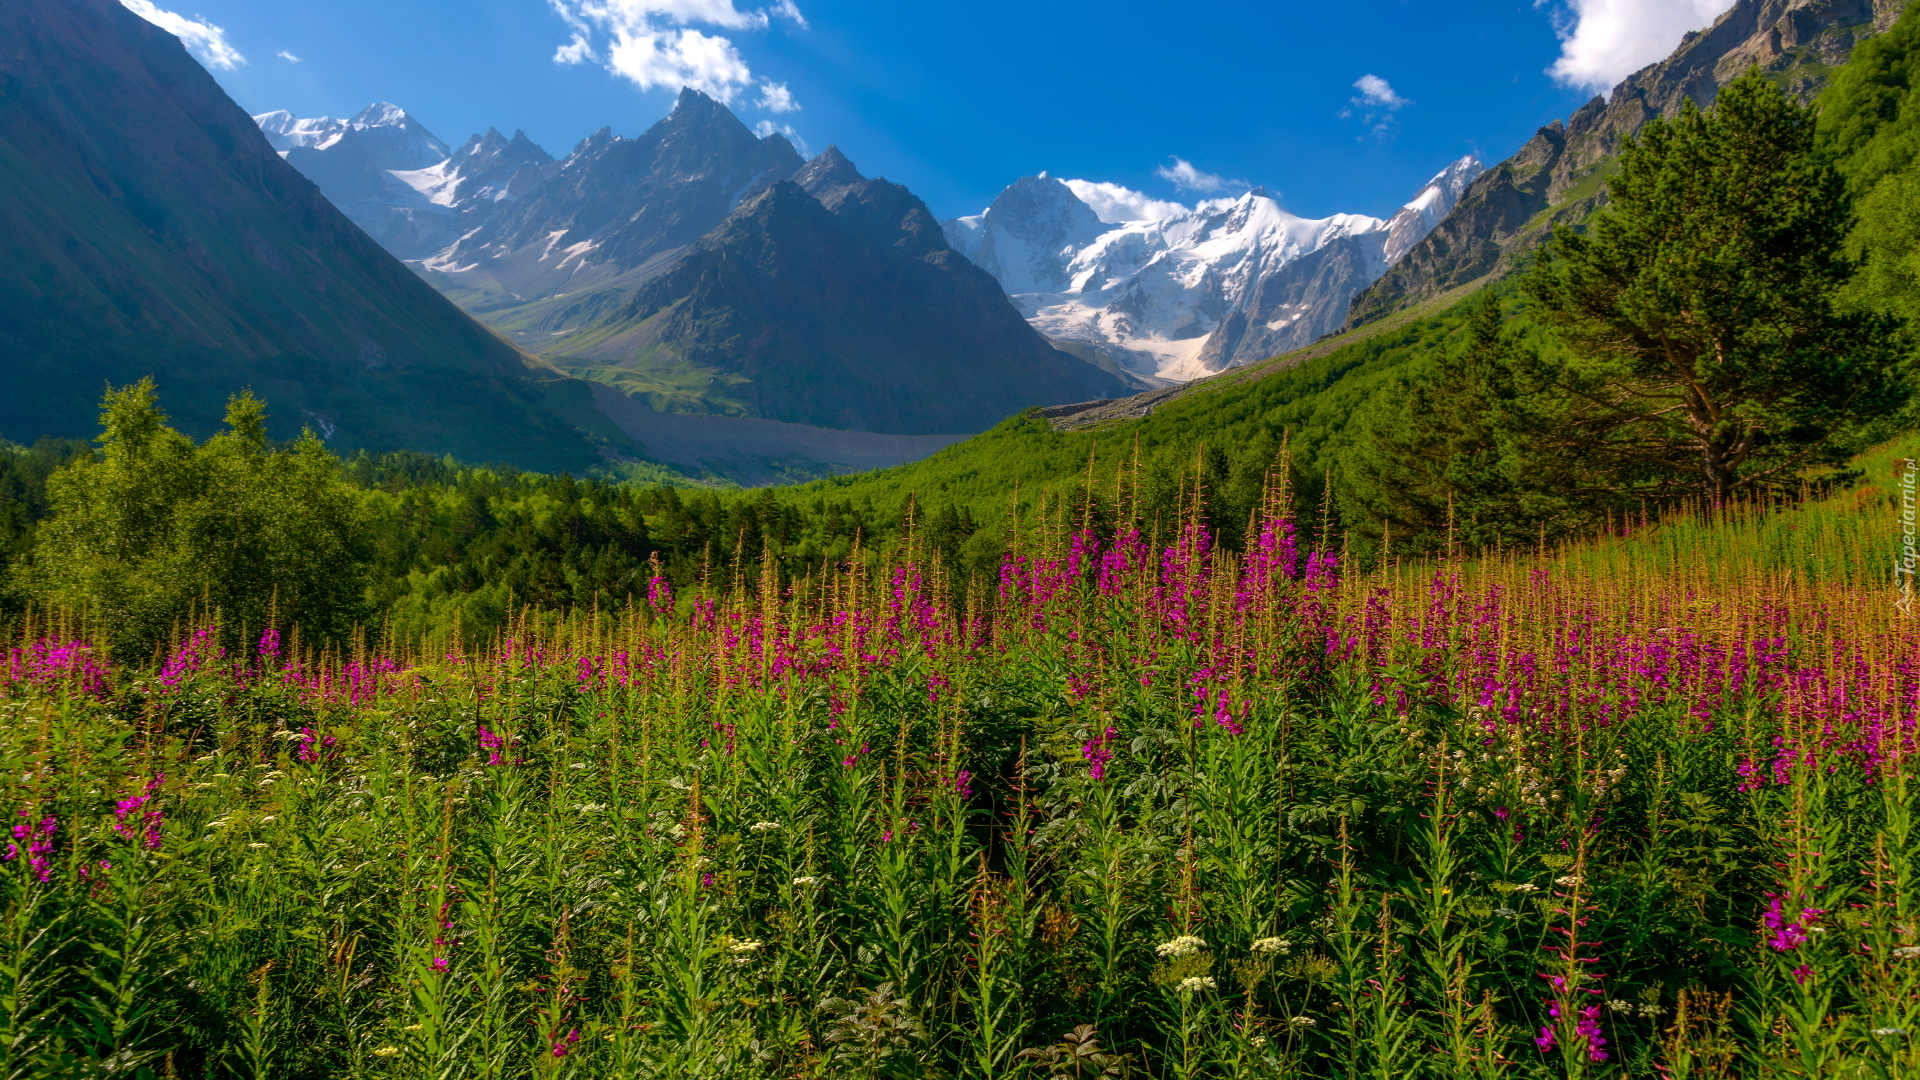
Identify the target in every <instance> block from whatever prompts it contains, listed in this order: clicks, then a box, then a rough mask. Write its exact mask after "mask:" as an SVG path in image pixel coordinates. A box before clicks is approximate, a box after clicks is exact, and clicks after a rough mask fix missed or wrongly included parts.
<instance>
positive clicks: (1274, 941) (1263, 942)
mask: <svg viewBox="0 0 1920 1080" xmlns="http://www.w3.org/2000/svg"><path fill="white" fill-rule="evenodd" d="M1253 951H1254V952H1257V953H1279V954H1280V955H1281V956H1286V955H1288V954H1290V953H1292V952H1293V942H1291V941H1287V940H1284V939H1282V938H1277V937H1263V938H1261V939H1259V940H1258V941H1255V942H1254V943H1253Z"/></svg>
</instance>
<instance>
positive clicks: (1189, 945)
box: [1153, 934, 1207, 960]
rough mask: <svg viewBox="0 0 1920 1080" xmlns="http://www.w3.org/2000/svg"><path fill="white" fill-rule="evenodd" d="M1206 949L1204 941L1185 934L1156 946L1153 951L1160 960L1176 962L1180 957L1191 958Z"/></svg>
mask: <svg viewBox="0 0 1920 1080" xmlns="http://www.w3.org/2000/svg"><path fill="white" fill-rule="evenodd" d="M1206 947H1207V943H1206V942H1205V941H1202V940H1201V939H1199V938H1197V937H1194V936H1193V935H1191V934H1185V935H1182V936H1180V937H1177V938H1174V939H1173V940H1172V941H1169V942H1167V943H1166V944H1164V945H1160V946H1157V947H1156V948H1155V949H1154V950H1153V951H1154V952H1156V953H1158V954H1159V955H1160V959H1162V960H1177V959H1179V958H1180V957H1182V956H1192V955H1193V954H1194V953H1197V952H1199V951H1200V950H1201V949H1204V948H1206Z"/></svg>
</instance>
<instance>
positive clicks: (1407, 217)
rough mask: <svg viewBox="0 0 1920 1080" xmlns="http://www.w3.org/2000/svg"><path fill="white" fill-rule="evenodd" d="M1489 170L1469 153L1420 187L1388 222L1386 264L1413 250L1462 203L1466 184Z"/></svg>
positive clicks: (1396, 260) (1394, 261)
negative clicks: (1458, 203)
mask: <svg viewBox="0 0 1920 1080" xmlns="http://www.w3.org/2000/svg"><path fill="white" fill-rule="evenodd" d="M1486 171H1487V167H1486V166H1485V165H1482V164H1481V163H1480V159H1479V158H1476V157H1474V156H1473V155H1472V154H1468V155H1467V156H1466V157H1463V158H1461V159H1460V160H1458V161H1456V162H1454V163H1453V164H1451V165H1448V166H1447V167H1446V168H1444V169H1442V170H1440V173H1439V175H1437V176H1435V177H1434V178H1433V179H1431V180H1429V181H1427V186H1426V187H1423V188H1421V189H1420V193H1419V194H1418V195H1415V196H1414V197H1413V198H1412V200H1410V201H1409V202H1408V203H1407V205H1405V206H1403V207H1401V208H1400V211H1399V212H1398V213H1396V214H1394V215H1393V217H1392V218H1391V219H1389V220H1388V222H1387V247H1386V258H1387V265H1388V266H1392V265H1393V264H1394V263H1397V262H1399V261H1400V260H1401V259H1402V258H1403V257H1405V255H1406V254H1407V252H1409V251H1412V250H1413V245H1415V244H1417V243H1419V242H1420V241H1421V240H1422V239H1424V238H1425V237H1426V235H1427V234H1428V233H1430V232H1432V231H1433V228H1434V226H1436V225H1438V224H1440V220H1441V219H1442V218H1444V217H1446V216H1447V214H1448V213H1450V212H1451V211H1452V210H1453V207H1454V204H1455V203H1457V202H1459V201H1460V195H1461V193H1462V192H1464V191H1466V190H1467V185H1468V184H1471V183H1473V182H1474V180H1475V179H1477V178H1478V177H1479V176H1480V174H1481V173H1483V172H1486Z"/></svg>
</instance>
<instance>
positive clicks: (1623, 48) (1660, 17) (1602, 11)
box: [1535, 0, 1734, 91]
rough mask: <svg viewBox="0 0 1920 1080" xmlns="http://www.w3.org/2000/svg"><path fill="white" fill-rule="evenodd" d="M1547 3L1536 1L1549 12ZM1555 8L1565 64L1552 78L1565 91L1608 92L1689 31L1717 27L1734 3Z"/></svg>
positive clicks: (1577, 3)
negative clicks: (1570, 89)
mask: <svg viewBox="0 0 1920 1080" xmlns="http://www.w3.org/2000/svg"><path fill="white" fill-rule="evenodd" d="M1545 2H1546V0H1535V6H1536V7H1539V6H1543V5H1544V4H1545ZM1566 3H1567V7H1566V8H1555V9H1554V10H1553V15H1554V30H1555V32H1556V33H1558V34H1559V35H1560V59H1558V60H1556V61H1554V64H1553V66H1552V67H1550V68H1548V69H1547V74H1549V75H1551V76H1553V78H1554V81H1555V82H1558V83H1560V84H1562V85H1564V86H1573V87H1578V88H1580V89H1583V90H1593V91H1606V90H1610V89H1612V88H1613V87H1614V86H1615V85H1616V84H1618V83H1619V82H1620V80H1622V79H1624V78H1626V77H1627V76H1629V75H1631V74H1633V73H1634V72H1636V71H1638V70H1640V69H1641V68H1643V67H1646V66H1647V65H1648V64H1651V63H1654V62H1655V61H1657V60H1661V59H1663V58H1665V57H1666V55H1667V54H1668V53H1670V52H1672V51H1673V50H1674V48H1675V47H1676V46H1678V45H1679V44H1680V39H1681V38H1683V37H1685V36H1686V33H1687V31H1689V30H1699V29H1701V28H1703V27H1707V26H1711V25H1713V20H1715V19H1717V18H1719V17H1720V14H1721V13H1722V12H1724V11H1726V10H1727V9H1728V8H1730V7H1732V6H1733V3H1734V0H1566Z"/></svg>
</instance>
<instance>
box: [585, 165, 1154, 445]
mask: <svg viewBox="0 0 1920 1080" xmlns="http://www.w3.org/2000/svg"><path fill="white" fill-rule="evenodd" d="M551 355H552V357H553V359H554V362H555V363H557V364H559V365H561V366H562V367H564V368H566V369H568V370H571V371H575V372H577V373H579V374H581V375H583V376H585V377H588V378H592V379H595V380H598V381H601V382H605V383H608V384H610V385H614V386H617V387H619V388H621V389H622V390H625V391H627V392H628V393H630V394H632V395H633V396H635V397H638V398H641V399H642V400H645V401H647V402H648V403H649V404H651V405H653V406H654V407H655V408H665V409H678V410H685V411H718V412H731V413H737V414H741V415H749V416H759V417H765V418H768V419H773V420H784V421H791V422H795V423H803V424H812V425H817V426H821V427H830V428H842V429H849V430H858V431H877V432H891V433H899V434H915V435H918V434H935V433H949V432H968V431H979V430H983V429H985V428H986V427H989V426H991V425H993V424H995V423H997V422H999V421H1000V420H1001V419H1004V418H1005V417H1006V416H1008V415H1010V414H1011V413H1014V412H1018V411H1019V410H1021V409H1023V408H1026V407H1028V406H1031V405H1037V404H1057V403H1059V402H1063V401H1076V400H1083V399H1086V398H1090V397H1099V396H1103V395H1106V394H1110V393H1112V392H1114V391H1115V390H1117V389H1119V388H1120V383H1119V382H1118V381H1117V380H1115V379H1113V378H1112V377H1111V376H1109V375H1107V374H1105V373H1104V372H1101V371H1099V370H1097V369H1095V368H1093V367H1092V366H1090V365H1088V364H1086V363H1084V362H1082V361H1080V360H1078V359H1076V358H1073V357H1071V356H1067V355H1065V354H1063V353H1060V352H1058V351H1056V350H1054V349H1052V348H1051V347H1049V346H1048V345H1047V344H1046V343H1045V342H1044V341H1042V340H1041V339H1040V337H1039V336H1038V335H1037V334H1035V333H1034V332H1033V330H1032V329H1031V328H1030V327H1029V326H1027V324H1026V323H1025V322H1024V321H1022V319H1021V318H1020V315H1019V313H1018V312H1016V311H1015V310H1014V308H1013V306H1012V305H1011V304H1010V303H1008V301H1007V298H1006V295H1005V293H1004V292H1002V291H1001V289H1000V287H999V285H998V284H997V283H996V282H995V281H994V280H993V278H992V277H990V276H989V275H987V274H986V273H984V272H983V271H981V270H980V269H979V268H978V267H976V266H974V265H973V264H972V263H970V262H969V261H967V260H966V259H965V258H964V257H962V256H960V255H959V253H957V252H955V251H954V250H953V249H952V248H951V247H949V246H948V244H947V242H946V240H945V238H944V237H943V235H942V233H941V229H940V225H939V223H938V222H937V221H936V220H935V219H934V217H933V215H932V214H931V213H929V212H928V211H927V208H926V206H925V205H924V204H922V203H921V202H920V200H919V199H918V198H916V197H914V195H913V194H912V192H910V191H908V190H907V189H906V188H903V187H901V186H899V185H898V184H892V183H888V182H887V181H885V180H877V179H868V178H865V177H863V176H861V175H860V174H859V172H858V171H857V170H855V169H854V167H853V165H852V163H851V162H848V161H847V160H846V158H845V157H844V156H842V155H841V154H840V152H839V151H838V150H837V149H834V148H832V147H829V148H828V149H827V151H826V152H825V153H823V154H821V155H820V156H819V157H818V158H816V159H815V160H814V161H813V162H811V163H809V164H808V165H807V166H806V167H805V168H804V169H801V170H799V171H797V172H796V173H795V175H794V176H793V178H792V179H791V180H783V181H780V182H778V183H775V184H772V185H770V186H767V187H765V188H763V189H762V190H760V191H759V193H757V194H755V195H753V196H751V197H749V198H748V199H747V200H746V201H745V202H744V203H742V204H741V205H740V206H739V207H738V208H737V209H735V210H734V212H733V213H731V214H730V215H728V216H727V218H726V219H725V220H724V221H723V222H721V224H720V225H719V226H718V227H717V228H715V229H713V230H712V231H710V232H709V233H708V234H707V235H706V236H704V237H702V238H701V239H699V240H698V241H697V242H696V243H694V244H693V245H692V246H691V247H689V248H688V249H686V250H685V251H684V252H683V253H681V254H679V255H678V256H677V257H676V258H674V259H673V260H672V261H671V262H670V264H669V265H667V266H666V267H665V268H664V269H663V270H662V271H661V272H660V273H658V274H656V275H655V276H653V277H651V278H649V279H648V280H647V281H646V282H644V283H643V284H641V285H640V286H639V287H638V288H637V290H636V291H635V293H634V295H633V297H632V298H631V299H630V300H629V301H628V302H626V303H625V304H623V305H621V306H620V307H619V308H618V309H616V310H614V311H612V312H610V313H608V314H607V315H606V316H605V317H604V318H602V319H601V320H599V321H597V322H595V323H593V324H591V325H589V326H588V327H586V328H584V329H583V330H581V331H580V332H579V333H578V334H576V335H572V336H570V337H569V338H568V339H567V340H566V342H565V343H564V344H562V345H560V346H559V347H557V348H556V349H555V350H554V351H553V352H552V354H551Z"/></svg>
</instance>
